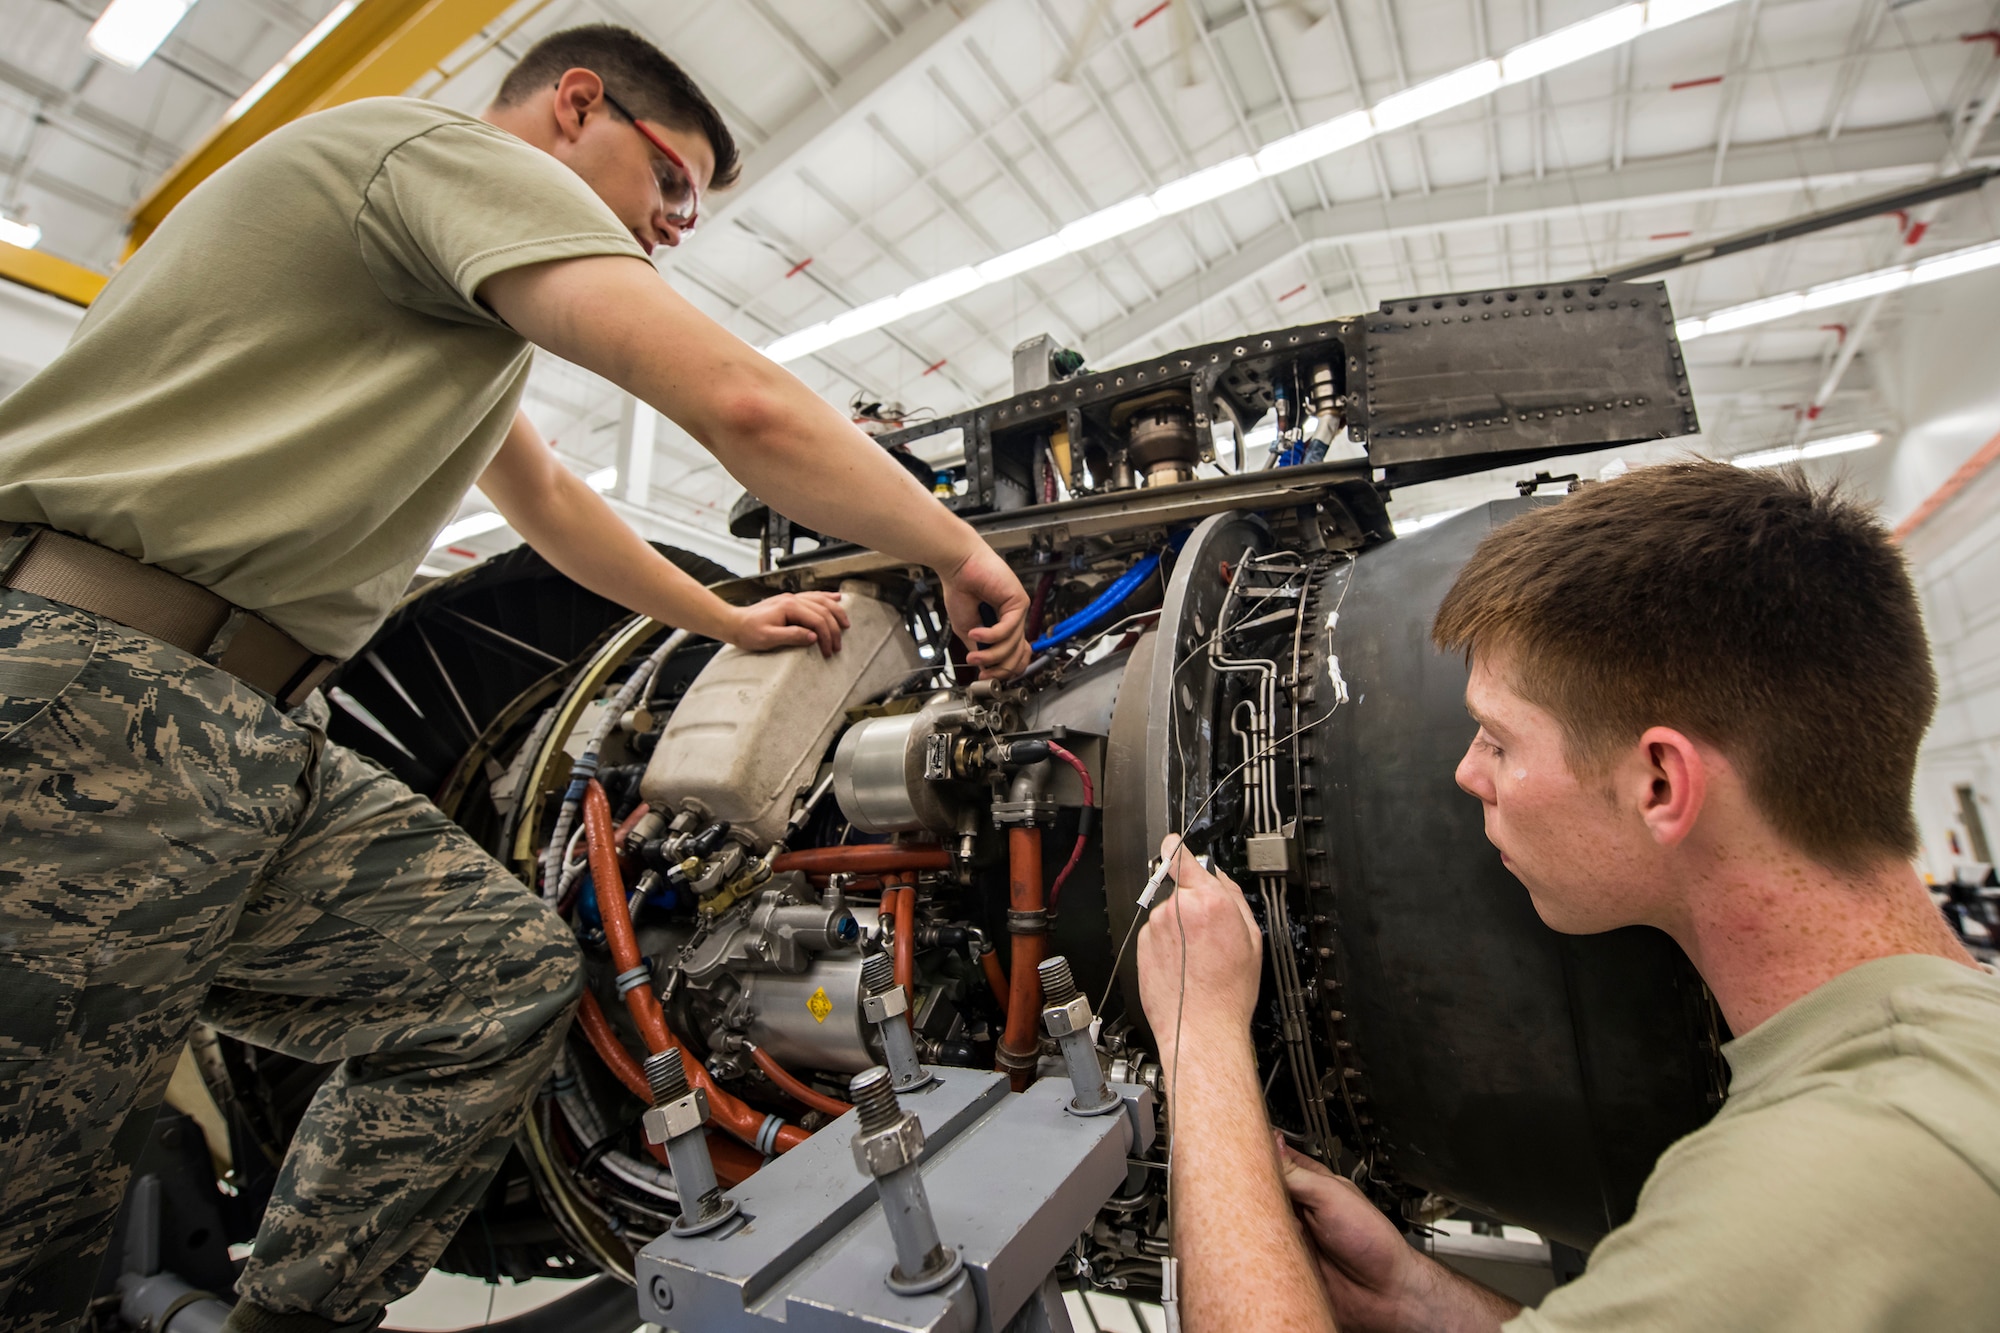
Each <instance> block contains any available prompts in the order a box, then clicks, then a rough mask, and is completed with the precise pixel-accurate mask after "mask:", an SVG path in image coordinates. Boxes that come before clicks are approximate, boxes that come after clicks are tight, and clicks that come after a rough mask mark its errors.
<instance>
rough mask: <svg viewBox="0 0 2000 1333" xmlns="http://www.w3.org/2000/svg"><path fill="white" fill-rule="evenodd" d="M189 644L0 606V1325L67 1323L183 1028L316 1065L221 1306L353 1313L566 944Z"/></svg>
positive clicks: (507, 890) (425, 1228)
mask: <svg viewBox="0 0 2000 1333" xmlns="http://www.w3.org/2000/svg"><path fill="white" fill-rule="evenodd" d="M324 708H325V705H324V704H323V703H320V702H319V701H318V700H317V699H316V698H315V700H314V701H313V703H312V704H311V705H308V706H307V707H305V708H301V709H299V710H296V711H295V712H293V713H292V714H289V715H288V714H286V713H284V712H282V711H280V710H279V708H278V706H277V705H276V704H275V703H274V702H273V701H272V700H271V699H270V698H269V697H268V696H266V695H263V694H260V693H258V692H257V691H256V690H254V689H252V688H251V687H249V686H248V685H245V684H243V683H242V682H240V681H238V680H237V679H236V678H235V677H233V676H230V675H228V674H226V673H224V672H222V671H220V670H217V669H216V668H214V667H211V666H209V665H207V664H206V663H204V662H203V661H202V660H201V659H199V658H197V657H193V656H190V655H189V654H187V653H184V652H181V651H180V650H179V649H176V648H172V647H169V646H168V645H166V644H164V643H162V642H160V641H159V640H157V639H153V638H150V637H148V636H146V635H142V634H139V633H136V632H134V631H132V630H129V629H127V628H125V627H124V626H121V625H118V624H116V623H114V622H112V621H109V620H105V619H102V618H100V617H98V616H95V615H91V614H89V613H87V612H83V611H79V610H77V609H75V608H73V607H69V606H65V605H62V604H60V603H56V602H50V601H45V600H43V599H42V598H39V597H34V596H31V595H28V594H25V593H20V592H0V1327H5V1328H7V1329H10V1330H19V1329H49V1328H61V1327H64V1326H66V1325H67V1324H68V1323H70V1322H71V1321H73V1320H74V1319H76V1318H77V1317H78V1316H79V1315H80V1313H81V1309H82V1305H83V1302H84V1301H85V1299H86V1298H87V1296H88V1294H89V1291H90V1289H91V1286H92V1283H93V1281H94V1279H95V1277H96V1274H97V1270H98V1267H99V1265H100V1264H101V1262H102V1261H103V1258H104V1252H105V1247H106V1238H107V1233H108V1230H109V1228H110V1226H111V1224H112V1220H113V1217H114V1214H115V1212H116V1210H117V1207H118V1204H119V1201H120V1199H121V1198H122V1196H123V1194H124V1192H125V1186H126V1182H127V1177H128V1176H129V1174H130V1170H131V1164H132V1161H133V1158H134V1157H135V1156H136V1155H137V1152H138V1149H139V1146H140V1145H141V1143H142V1142H143V1141H144V1140H145V1137H146V1135H147V1132H148V1129H149V1126H150V1124H151V1121H152V1113H153V1111H154V1109H155V1108H156V1107H157V1106H158V1104H159V1102H160V1101H161V1099H162V1097H163V1096H164V1094H165V1088H166V1084H167V1079H168V1076H169V1075H170V1074H171V1072H172V1070H173V1066H174V1063H175V1060H176V1058H177V1055H178V1053H179V1051H180V1049H181V1045H182V1042H183V1041H184V1040H185V1038H186V1036H187V1032H188V1029H189V1027H190V1025H191V1024H192V1023H193V1022H194V1021H195V1019H196V1018H197V1016H199V1017H200V1018H201V1019H202V1020H203V1021H205V1022H207V1023H210V1024H213V1025H214V1026H215V1027H216V1028H218V1029H220V1030H221V1031H223V1032H226V1033H229V1034H230V1035H232V1036H235V1037H239V1038H241V1039H243V1040H245V1041H248V1042H253V1043H255V1044H257V1045H259V1046H264V1047H268V1048H270V1049H272V1050H276V1051H281V1052H283V1053H285V1054H287V1055H291V1056H295V1057H297V1058H299V1059H302V1060H310V1061H315V1062H323V1063H324V1062H333V1061H338V1062H339V1065H338V1068H337V1069H336V1070H335V1072H334V1073H333V1075H332V1076H331V1077H330V1078H328V1079H327V1081H326V1083H325V1085H324V1086H322V1087H321V1088H320V1090H319V1092H318V1094H317V1095H316V1096H315V1097H314V1099H313V1102H312V1106H311V1109H310V1110H309V1111H308V1112H307V1113H306V1118H305V1121H304V1123H303V1124H302V1125H301V1126H300V1127H299V1131H298V1135H297V1137H296V1139H295V1140H294V1142H293V1145H292V1150H291V1154H290V1156H289V1157H288V1158H287V1159H286V1161H285V1164H284V1167H283V1170H282V1172H281V1173H280V1176H279V1180H278V1184H277V1189H276V1193H275V1194H274V1195H273V1196H272V1199H271V1203H270V1207H269V1209H268V1211H267V1212H266V1215H265V1218H264V1223H263V1229H262V1231H261V1232H260V1233H259V1234H258V1237H257V1241H256V1247H255V1252H254V1253H253V1255H252V1256H251V1258H250V1260H249V1264H248V1267H247V1269H246V1270H245V1272H244V1274H243V1278H242V1281H241V1282H240V1283H239V1284H238V1291H239V1292H240V1293H241V1295H242V1296H243V1297H244V1298H246V1299H247V1300H248V1301H250V1302H252V1303H254V1304H255V1305H256V1306H258V1307H261V1308H262V1309H264V1310H267V1311H272V1312H280V1313H292V1312H296V1313H312V1314H317V1315H319V1316H321V1317H323V1318H325V1319H328V1320H335V1321H337V1320H349V1319H355V1318H357V1317H362V1318H365V1317H366V1316H367V1315H368V1314H369V1313H371V1312H372V1311H373V1310H374V1309H375V1308H377V1307H379V1306H381V1305H383V1304H384V1303H386V1302H387V1301H389V1300H391V1299H394V1298H395V1297H396V1296H399V1295H401V1294H403V1293H404V1292H407V1291H409V1290H410V1289H411V1288H412V1287H414V1286H415V1285H416V1284H417V1282H418V1280H419V1279H421V1277H422V1276H423V1274H424V1272H425V1270H426V1269H427V1268H428V1267H429V1266H430V1264H431V1262H432V1261H433V1260H434V1259H435V1258H436V1256H437V1255H438V1253H439V1251H440V1250H442V1248H443V1247H444V1245H445V1243H446V1242H447V1241H448V1240H449V1239H450V1238H451V1235H452V1233H453V1232H454V1231H455V1230H456V1229H457V1227H458V1224H459V1222H460V1221H461V1220H462V1219H463V1218H464V1217H465V1216H466V1214H467V1212H468V1211H469V1210H470V1209H471V1207H472V1206H473V1204H474V1203H476V1202H477V1200H478V1198H479V1196H480V1193H481V1191H482V1190H483V1189H484V1187H485V1185H486V1182H487V1181H488V1180H489V1179H490V1178H491V1176H492V1173H493V1172H494V1171H495V1170H496V1169H497V1168H498V1166H499V1165H500V1162H501V1159H502V1158H503V1157H504V1156H505V1154H506V1151H507V1145H508V1140H509V1137H510V1135H511V1134H512V1133H513V1131H514V1129H515V1128H516V1127H517V1125H518V1124H519V1123H520V1120H521V1117H522V1114H523V1112H524V1108H525V1106H526V1103H527V1099H528V1096H529V1094H530V1092H531V1091H532V1089H533V1088H534V1087H535V1086H537V1084H539V1082H540V1081H541V1079H542V1078H543V1076H544V1074H545V1073H546V1071H547V1069H548V1067H549V1065H550V1063H551V1062H552V1061H553V1060H554V1058H555V1055H556V1051H557V1048H558V1047H559V1045H560V1044H561V1042H562V1038H563V1033H564V1031H565V1030H566V1028H567V1026H568V1023H569V1016H570V1012H571V1005H572V1001H573V1000H574V999H575V997H576V994H577V988H578V980H577V977H578V964H577V956H576V949H575V946H574V943H573V942H572V940H571V939H570V936H569V934H568V932H567V931H566V930H565V929H564V928H563V927H562V925H561V923H560V922H559V921H557V920H556V919H555V917H554V916H553V914H552V913H550V912H549V911H548V910H547V909H546V908H545V907H544V906H543V905H542V904H541V903H540V902H539V901H538V900H537V899H536V898H535V897H534V896H533V895H531V894H530V893H529V892H527V891H526V890H525V889H524V888H523V887H522V886H521V885H520V884H519V883H518V882H517V881H516V880H514V879H513V878H512V877H511V876H509V875H508V874H507V872H506V871H505V870H504V869H502V867H501V866H500V865H499V864H498V863H497V862H495V861H494V860H493V859H492V858H491V857H489V856H487V855H486V853H485V852H483V851H482V850H480V848H479V847H478V846H477V845H476V844H474V843H473V842H472V840H471V839H470V838H469V837H467V836H466V835H465V834H464V833H463V832H461V831H460V830H459V829H458V828H456V827H455V826H454V825H452V824H451V823H450V822H449V821H448V820H446V819H445V817H444V816H443V815H442V814H441V813H440V812H439V811H438V810H437V808H436V807H435V806H433V805H432V804H431V803H430V802H429V801H427V800H425V799H423V798H422V797H420V796H417V795H416V794H414V793H413V792H411V791H410V790H409V788H407V787H405V786H404V785H403V784H402V783H400V782H397V781H396V780H394V779H393V778H391V777H389V776H388V775H387V774H385V773H384V772H382V770H380V769H379V768H376V767H375V766H374V765H372V764H370V763H369V762H368V761H366V760H364V759H362V758H360V757H359V756H357V755H355V754H353V753H352V752H350V751H348V750H345V749H343V748H341V747H340V746H336V745H331V744H329V743H328V742H327V741H326V738H325V733H324V730H323V723H324V720H325V716H326V714H325V711H324Z"/></svg>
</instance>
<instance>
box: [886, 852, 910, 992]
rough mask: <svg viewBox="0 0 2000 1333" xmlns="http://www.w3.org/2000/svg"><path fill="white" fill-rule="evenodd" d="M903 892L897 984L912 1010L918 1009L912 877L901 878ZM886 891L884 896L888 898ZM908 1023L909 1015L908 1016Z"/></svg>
mask: <svg viewBox="0 0 2000 1333" xmlns="http://www.w3.org/2000/svg"><path fill="white" fill-rule="evenodd" d="M900 878H901V879H902V881H903V887H902V891H901V892H899V893H897V894H896V903H895V913H896V984H897V985H898V986H901V987H902V988H903V995H904V998H906V999H907V1000H908V1001H909V1005H910V1009H912V1010H914V1009H915V1008H916V1007H917V887H916V885H914V884H912V883H911V882H910V881H911V879H913V878H914V876H911V875H903V876H900ZM887 892H888V891H887V890H884V896H885V897H886V896H887ZM906 1021H907V1015H906Z"/></svg>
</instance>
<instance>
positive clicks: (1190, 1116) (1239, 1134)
mask: <svg viewBox="0 0 2000 1333" xmlns="http://www.w3.org/2000/svg"><path fill="white" fill-rule="evenodd" d="M1161 850H1162V854H1163V855H1177V856H1178V857H1179V862H1178V864H1177V865H1176V867H1175V879H1176V881H1177V882H1178V884H1179V887H1178V888H1176V889H1175V890H1174V892H1173V894H1172V895H1171V896H1170V897H1169V898H1168V899H1167V900H1166V902H1165V903H1163V904H1161V905H1160V906H1159V907H1156V908H1154V909H1153V914H1152V917H1151V918H1150V919H1149V920H1148V921H1147V922H1146V925H1145V928H1144V929H1143V930H1141V931H1140V932H1139V992H1140V996H1141V998H1142V1000H1143V1001H1144V1003H1145V1006H1146V1020H1147V1022H1149V1023H1150V1024H1151V1025H1152V1028H1153V1035H1154V1038H1155V1039H1156V1040H1157V1041H1158V1042H1159V1046H1160V1065H1161V1067H1162V1068H1163V1069H1164V1070H1165V1071H1166V1089H1167V1117H1168V1124H1169V1125H1171V1126H1172V1129H1173V1146H1172V1157H1171V1159H1170V1171H1171V1173H1172V1190H1173V1219H1172V1220H1173V1229H1174V1253H1175V1255H1176V1256H1177V1257H1178V1258H1179V1260H1180V1301H1181V1325H1182V1327H1183V1328H1185V1329H1186V1330H1187V1331H1188V1333H1221V1331H1222V1330H1227V1329H1245V1328H1256V1329H1273V1330H1279V1329H1282V1330H1286V1331H1287V1333H1294V1331H1296V1333H1322V1331H1323V1330H1330V1329H1332V1328H1333V1327H1334V1323H1333V1315H1332V1313H1331V1311H1330V1310H1329V1309H1328V1307H1327V1302H1326V1291H1325V1289H1324V1288H1323V1287H1322V1286H1321V1284H1320V1280H1319V1276H1318V1274H1317V1272H1316V1271H1315V1266H1314V1262H1313V1258H1312V1255H1311V1252H1310V1250H1309V1249H1308V1247H1307V1244H1306V1241H1305V1237H1304V1236H1303V1235H1302V1234H1301V1233H1300V1230H1299V1224H1298V1222H1297V1221H1296V1220H1295V1219H1294V1218H1293V1216H1292V1209H1291V1204H1290V1203H1289V1202H1288V1201H1287V1199H1286V1197H1285V1187H1284V1183H1283V1178H1282V1176H1281V1175H1280V1173H1279V1166H1278V1156H1277V1153H1276V1152H1275V1151H1274V1150H1273V1148H1272V1143H1271V1128H1270V1122H1269V1121H1267V1120H1266V1119H1265V1116H1264V1096H1263V1091H1262V1089H1261V1088H1260V1087H1259V1086H1258V1083H1257V1056H1256V1052H1255V1051H1254V1050H1253V1049H1252V1047H1251V1045H1250V1014H1251V1011H1252V1010H1253V1009H1255V1007H1256V1004H1257V978H1258V971H1259V963H1260V961H1261V959H1260V955H1261V953H1262V950H1263V936H1262V934H1261V933H1260V932H1259V931H1258V929H1257V923H1256V921H1255V919H1254V918H1252V917H1251V915H1250V908H1249V906H1248V904H1246V903H1245V902H1244V901H1243V895H1242V893H1241V892H1240V891H1239V890H1238V889H1237V888H1236V886H1235V885H1234V884H1232V883H1230V882H1229V881H1228V880H1226V879H1218V878H1216V877H1214V876H1211V875H1209V874H1208V873H1207V872H1205V871H1203V870H1202V869H1201V867H1200V866H1199V865H1198V864H1197V863H1196V862H1195V860H1194V858H1193V857H1192V856H1191V855H1189V854H1187V853H1186V852H1184V851H1180V850H1179V839H1177V838H1169V839H1168V840H1167V845H1166V846H1165V847H1163V848H1162V849H1161Z"/></svg>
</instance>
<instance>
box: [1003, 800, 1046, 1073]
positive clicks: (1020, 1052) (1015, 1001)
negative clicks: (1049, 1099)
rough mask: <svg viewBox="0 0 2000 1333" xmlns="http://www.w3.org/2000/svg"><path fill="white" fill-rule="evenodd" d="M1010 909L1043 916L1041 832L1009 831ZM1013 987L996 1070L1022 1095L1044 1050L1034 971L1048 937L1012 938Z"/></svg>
mask: <svg viewBox="0 0 2000 1333" xmlns="http://www.w3.org/2000/svg"><path fill="white" fill-rule="evenodd" d="M1007 906H1008V907H1009V908H1011V909H1012V910H1013V911H1016V912H1040V911H1042V910H1043V909H1044V908H1045V907H1046V906H1047V904H1046V902H1045V901H1044V899H1043V898H1042V832H1041V830H1040V829H1036V828H1022V827H1021V826H1019V825H1016V826H1014V827H1012V828H1009V829H1008V830H1007ZM1013 938H1014V948H1013V955H1014V956H1013V961H1012V962H1011V963H1010V964H1009V968H1008V971H1009V975H1010V977H1011V979H1012V985H1011V987H1010V989H1009V993H1008V996H1007V1028H1006V1031H1005V1032H1004V1033H1002V1035H1001V1037H1000V1051H999V1059H998V1060H997V1061H996V1062H995V1066H994V1067H995V1068H997V1069H998V1070H1000V1072H1002V1073H1004V1074H1006V1075H1007V1076H1008V1079H1009V1080H1010V1081H1011V1082H1012V1084H1013V1086H1014V1091H1016V1092H1020V1091H1022V1090H1024V1089H1025V1088H1026V1087H1027V1086H1028V1083H1029V1081H1030V1080H1031V1079H1032V1078H1033V1077H1034V1073H1035V1057H1036V1054H1037V1052H1038V1051H1039V1050H1040V1048H1041V1030H1040V1024H1041V1016H1042V979H1041V977H1040V975H1039V974H1038V973H1036V971H1035V968H1036V967H1037V966H1038V965H1040V963H1041V961H1042V958H1043V955H1044V954H1045V953H1046V952H1047V948H1048V936H1047V935H1046V934H1043V933H1040V932H1036V933H1034V934H1028V933H1025V932H1018V933H1016V934H1015V935H1014V937H1013Z"/></svg>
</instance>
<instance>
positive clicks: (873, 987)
mask: <svg viewBox="0 0 2000 1333" xmlns="http://www.w3.org/2000/svg"><path fill="white" fill-rule="evenodd" d="M909 1009H910V997H909V996H908V995H907V994H905V993H904V991H903V988H902V987H901V986H898V985H897V984H896V968H895V964H893V963H891V962H890V961H889V955H888V954H886V953H871V954H869V955H868V956H867V957H866V958H864V959H862V960H861V1016H862V1017H863V1018H866V1019H867V1020H868V1021H869V1022H871V1023H873V1024H874V1025H875V1030H876V1031H877V1032H879V1033H881V1034H882V1058H883V1062H884V1063H886V1064H887V1065H888V1066H889V1075H890V1078H891V1079H892V1080H893V1082H894V1085H895V1089H896V1091H897V1092H915V1091H916V1090H917V1089H918V1088H927V1087H929V1086H930V1085H931V1084H933V1083H935V1082H937V1075H936V1074H933V1073H931V1071H930V1070H928V1069H926V1068H924V1066H923V1064H922V1063H921V1062H920V1061H919V1060H918V1059H917V1043H916V1039H915V1038H914V1037H912V1036H911V1035H910V1023H909V1019H908V1018H907V1017H906V1015H907V1014H908V1013H909Z"/></svg>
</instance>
